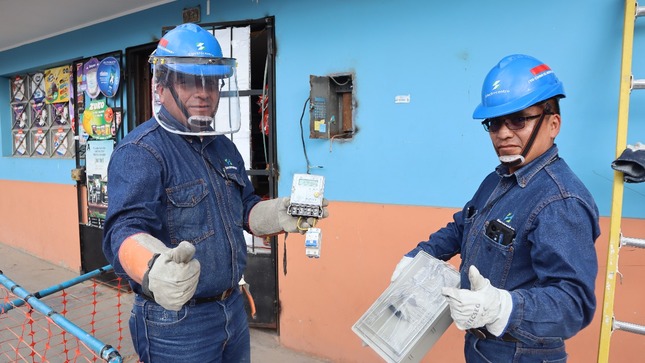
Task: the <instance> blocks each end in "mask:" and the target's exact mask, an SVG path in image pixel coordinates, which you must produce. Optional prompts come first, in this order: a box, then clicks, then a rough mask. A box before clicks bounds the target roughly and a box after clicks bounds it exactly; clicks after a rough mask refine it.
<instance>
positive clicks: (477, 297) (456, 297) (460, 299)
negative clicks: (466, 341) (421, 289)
mask: <svg viewBox="0 0 645 363" xmlns="http://www.w3.org/2000/svg"><path fill="white" fill-rule="evenodd" d="M468 279H469V280H470V290H466V289H458V288H454V287H444V288H442V289H441V294H442V295H443V296H445V297H446V299H447V300H448V304H449V305H450V316H452V320H454V322H455V325H456V326H457V328H459V329H461V330H468V329H470V328H480V327H482V326H486V329H488V331H489V332H491V333H492V334H494V335H495V336H500V335H502V333H503V332H504V329H505V328H506V325H507V324H508V319H509V317H510V316H511V312H512V311H513V299H512V298H511V293H510V292H508V291H506V290H502V289H498V288H496V287H493V285H491V284H490V281H489V280H488V279H487V278H484V277H483V276H482V275H481V274H480V273H479V270H477V267H475V266H474V265H473V266H470V269H469V270H468Z"/></svg>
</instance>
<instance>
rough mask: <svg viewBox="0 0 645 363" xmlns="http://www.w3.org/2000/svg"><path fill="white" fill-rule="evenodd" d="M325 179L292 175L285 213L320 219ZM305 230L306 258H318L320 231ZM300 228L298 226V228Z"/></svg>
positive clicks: (317, 176) (317, 229) (320, 240)
mask: <svg viewBox="0 0 645 363" xmlns="http://www.w3.org/2000/svg"><path fill="white" fill-rule="evenodd" d="M324 191H325V177H323V176H320V175H311V174H294V175H293V184H292V185H291V200H290V203H289V207H288V208H287V213H288V214H289V215H291V216H294V217H302V218H304V219H305V220H306V219H307V218H320V217H322V215H323V207H322V202H323V192H324ZM313 227H314V226H312V228H309V229H307V232H306V234H305V253H306V255H307V257H313V258H318V257H320V245H321V242H322V231H321V230H320V228H313ZM298 228H300V226H298Z"/></svg>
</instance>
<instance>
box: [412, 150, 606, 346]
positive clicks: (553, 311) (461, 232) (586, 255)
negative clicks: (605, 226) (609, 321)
mask: <svg viewBox="0 0 645 363" xmlns="http://www.w3.org/2000/svg"><path fill="white" fill-rule="evenodd" d="M453 219H454V220H453V222H450V223H449V224H448V225H447V226H446V227H444V228H442V229H440V230H439V231H437V232H436V233H433V234H431V235H430V239H429V241H425V242H421V243H419V245H418V246H417V248H415V249H414V250H412V251H410V253H408V256H410V257H412V256H414V255H416V254H417V252H418V251H419V250H424V251H426V252H428V253H429V254H431V255H433V256H435V257H437V258H439V259H441V260H448V259H450V258H451V257H453V256H455V255H456V254H458V253H459V254H461V259H462V261H461V265H460V267H459V270H460V273H461V288H462V289H469V288H470V281H469V279H468V269H469V267H470V266H471V265H475V266H476V267H477V268H478V269H479V271H480V272H481V274H482V275H483V276H484V277H486V278H488V279H489V280H490V282H491V284H492V285H493V286H495V287H497V288H500V289H504V290H508V291H509V292H510V293H511V296H512V299H513V310H512V313H511V315H510V318H509V322H508V324H507V326H506V329H505V332H507V333H510V334H511V335H513V336H514V337H515V338H517V339H519V340H520V341H522V342H524V343H525V344H526V345H528V346H531V345H544V344H546V345H558V344H560V343H562V341H563V340H564V339H567V338H570V337H572V336H573V335H575V334H576V333H577V332H578V331H580V330H581V329H582V328H584V327H585V326H587V325H588V324H589V323H590V322H591V320H592V318H593V314H594V311H595V308H596V298H595V295H594V287H595V280H596V275H597V273H598V261H597V257H596V250H595V247H594V243H595V240H596V238H597V237H598V235H599V234H600V227H599V225H598V208H597V207H596V204H595V202H594V200H593V198H592V196H591V194H590V193H589V191H588V190H587V189H586V187H585V186H584V185H583V184H582V182H581V181H580V180H579V179H578V177H577V176H576V175H575V174H574V173H573V172H572V171H571V169H570V168H569V166H568V165H567V164H566V163H565V161H564V160H563V159H561V158H560V157H559V156H558V149H557V146H555V145H553V146H552V147H551V148H550V149H549V150H547V151H546V152H545V153H544V154H542V155H541V156H540V157H538V158H536V159H535V160H533V161H531V162H530V163H529V164H527V165H525V166H524V167H522V168H520V169H519V170H517V171H516V172H515V173H514V174H510V175H509V174H508V168H507V167H505V166H503V165H500V166H498V167H497V168H496V171H495V172H493V173H491V174H489V175H488V176H487V177H486V179H484V181H483V182H482V184H481V185H480V186H479V189H478V190H477V192H476V193H475V195H474V197H473V198H472V199H471V200H470V201H469V202H468V203H467V204H466V205H465V206H464V208H463V209H462V210H461V211H459V212H457V213H455V214H454V216H453ZM497 219H499V220H501V221H503V222H504V223H506V224H507V225H509V226H511V227H512V228H514V229H515V232H516V236H515V239H514V240H513V242H512V243H510V244H508V245H502V244H501V243H497V242H495V241H494V240H493V239H491V238H489V237H488V236H486V233H485V229H486V225H487V223H488V222H489V221H491V220H497ZM509 344H512V343H509Z"/></svg>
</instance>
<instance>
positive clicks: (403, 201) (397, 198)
mask: <svg viewBox="0 0 645 363" xmlns="http://www.w3.org/2000/svg"><path fill="white" fill-rule="evenodd" d="M209 4H210V9H211V12H210V14H206V13H205V11H206V10H205V9H207V2H206V0H202V1H189V0H179V1H176V2H172V3H169V4H166V5H163V6H159V7H156V8H154V9H150V10H146V11H143V12H140V13H136V14H132V15H128V16H125V17H122V18H119V19H116V20H113V21H109V22H106V23H102V24H98V25H94V26H91V27H87V28H84V29H79V30H76V31H73V32H70V33H67V34H63V35H60V36H57V37H54V38H51V39H47V40H43V41H39V42H36V43H33V44H29V45H25V46H22V47H18V48H16V49H12V50H8V51H4V52H0V150H1V151H2V156H1V157H0V242H2V243H7V244H9V245H12V246H15V247H18V248H20V249H22V250H25V251H27V252H29V253H32V254H34V255H36V256H38V257H41V258H44V259H46V260H49V261H52V262H54V263H57V264H60V265H61V266H65V267H69V268H70V269H72V270H75V271H76V270H78V269H79V267H80V262H79V261H80V256H79V249H78V243H79V236H78V215H77V214H78V211H77V201H76V195H77V194H76V189H75V188H76V186H75V182H74V181H72V179H71V177H70V170H71V169H72V168H74V166H75V164H74V161H73V160H61V159H27V158H12V157H10V154H11V142H10V140H11V137H10V136H9V135H10V124H11V115H10V112H9V104H8V100H9V82H8V78H6V77H9V76H11V75H13V74H15V73H20V72H26V71H29V70H32V69H37V68H43V67H45V66H47V65H51V64H60V63H62V62H66V61H71V60H72V59H78V58H83V57H89V56H93V55H97V54H102V53H106V52H111V51H114V50H125V48H127V47H130V46H136V45H140V44H145V43H148V42H151V41H154V40H155V39H158V38H159V37H160V36H161V28H162V26H167V25H176V24H179V23H180V22H181V10H182V9H183V8H185V7H191V6H195V5H200V6H201V9H202V22H204V23H207V22H220V21H221V22H224V21H237V20H243V19H255V18H261V17H264V16H275V24H276V28H275V30H276V49H277V53H276V54H277V57H276V77H277V79H276V87H277V89H276V103H277V114H276V122H277V127H276V132H277V139H278V150H277V151H278V153H277V155H278V164H279V167H280V175H281V176H282V177H281V179H280V180H279V190H278V194H279V195H280V196H286V195H288V194H289V193H290V184H291V176H292V175H293V174H294V173H302V172H306V170H307V165H306V162H305V157H304V154H303V146H302V143H301V138H300V127H299V120H300V115H301V112H302V109H303V103H304V102H305V100H306V99H307V98H308V96H309V75H330V74H336V73H346V72H351V73H353V74H354V76H355V78H354V85H355V91H354V97H355V101H356V105H357V108H356V113H355V123H356V128H357V133H356V135H355V136H354V137H353V138H352V139H351V140H348V141H333V142H330V141H329V140H314V139H309V138H307V137H306V136H307V135H308V130H307V127H308V117H306V116H305V119H304V126H305V147H306V150H307V154H308V157H309V160H310V162H311V166H313V167H314V168H313V169H312V172H314V173H316V174H320V175H324V176H325V178H326V190H325V195H326V197H327V198H328V199H329V200H331V201H332V204H331V206H330V211H331V217H330V218H329V219H328V220H325V221H323V222H321V227H322V228H323V249H322V257H321V258H320V259H318V260H309V259H307V258H306V257H305V255H304V250H303V249H304V247H303V240H302V237H301V236H297V235H289V238H288V240H287V241H286V244H287V245H288V256H287V257H288V261H289V263H288V272H287V274H286V275H284V274H282V267H280V268H279V269H278V270H279V272H280V273H281V275H280V278H279V279H280V281H279V282H280V299H281V306H282V312H281V317H280V334H281V342H282V344H284V345H286V346H288V347H290V348H293V349H297V350H301V351H305V352H310V353H312V354H316V355H320V356H324V357H329V358H332V359H333V360H334V361H339V362H342V361H347V362H366V361H378V359H377V358H376V356H375V354H374V353H373V352H371V350H370V349H369V348H363V347H361V344H360V341H359V340H358V338H357V337H356V336H355V335H353V333H352V332H351V325H352V324H353V323H354V322H355V321H356V320H357V319H358V318H359V317H360V315H361V314H362V313H363V312H364V311H365V310H366V309H367V308H368V307H369V306H370V305H371V303H372V302H373V301H374V299H375V298H376V297H377V296H378V295H379V294H380V293H381V292H382V291H383V290H384V289H385V287H386V286H387V284H388V282H389V276H390V274H391V272H392V270H393V269H394V266H395V265H396V263H397V261H398V260H399V259H400V257H401V256H402V255H403V254H404V253H405V252H407V251H408V250H409V249H411V248H412V247H413V246H414V245H416V243H417V242H418V241H421V240H423V239H425V238H427V236H428V235H429V234H430V233H431V232H433V231H434V230H436V229H437V228H439V227H440V226H442V225H444V224H445V223H446V222H447V221H448V220H449V219H450V216H451V214H452V213H453V212H454V210H455V209H457V208H460V207H461V206H462V205H463V204H464V203H465V202H466V201H467V200H468V199H469V198H470V196H471V195H472V194H473V193H474V192H475V190H476V188H477V186H478V184H479V182H480V181H481V180H482V179H483V177H484V176H485V175H486V174H487V173H488V172H490V171H491V170H492V169H493V168H494V166H495V165H496V163H497V160H496V158H495V156H494V152H493V150H492V148H491V146H490V141H489V138H488V136H487V135H486V133H485V132H484V131H483V129H482V128H481V126H480V125H478V122H477V121H474V120H472V118H471V116H472V111H473V109H474V108H475V106H476V105H477V104H478V102H479V94H480V89H481V82H482V80H483V78H484V77H485V75H486V73H487V72H488V70H489V69H490V68H491V67H492V66H493V65H494V64H495V63H496V62H497V61H498V60H499V59H500V58H501V57H503V56H504V55H507V54H511V53H528V54H531V55H534V56H536V57H538V58H540V59H541V60H543V61H545V62H546V63H547V64H549V65H550V66H551V67H552V68H553V69H554V70H555V72H556V74H557V75H558V77H559V78H560V79H561V80H562V81H563V82H564V85H565V90H566V92H567V98H566V99H564V100H563V101H562V112H563V113H562V114H563V126H562V132H561V134H560V136H559V137H558V140H557V143H558V146H559V147H560V151H561V156H562V157H563V158H564V159H565V160H567V162H568V163H569V164H570V165H571V167H572V168H573V170H574V171H575V172H576V173H577V174H578V175H579V176H580V178H581V179H582V180H583V182H584V183H585V184H586V185H587V186H588V187H589V189H590V190H591V192H592V194H593V195H594V198H595V199H596V201H597V202H598V205H599V208H600V212H601V215H602V216H603V220H602V227H603V235H602V236H601V238H600V239H599V241H598V242H597V249H598V252H599V261H600V264H601V265H603V266H604V260H605V259H606V257H604V256H605V255H606V253H605V251H606V247H607V232H608V222H607V217H608V216H609V214H610V207H611V185H612V177H613V171H612V170H611V168H610V163H611V161H612V160H613V159H614V158H615V157H616V151H615V146H614V145H615V135H616V115H617V109H618V108H617V105H618V84H619V74H620V70H619V65H620V52H621V48H620V44H621V37H622V21H623V19H622V18H623V12H624V9H623V4H622V3H621V2H613V1H605V0H590V1H584V2H583V1H568V2H564V1H558V0H546V1H542V2H540V3H539V4H535V3H529V2H526V3H524V2H517V1H513V0H499V1H496V2H495V4H490V3H489V2H482V1H478V0H464V1H444V2H433V1H415V0H400V1H379V2H377V1H367V0H357V1H351V2H350V1H344V0H329V1H325V2H318V1H313V0H280V1H278V0H260V1H210V2H209ZM0 28H1V25H0ZM639 28H640V27H637V34H636V37H635V44H636V45H637V46H636V47H635V49H634V59H639V57H640V59H644V58H645V49H641V48H642V46H641V47H639V45H642V44H643V41H644V39H645V33H644V32H642V31H640V30H642V29H639ZM34 54H38V56H37V57H36V56H34ZM126 67H127V64H126ZM634 74H635V76H636V77H638V75H639V74H641V78H642V77H645V63H643V62H634ZM3 77H5V78H3ZM398 95H410V100H411V101H410V103H408V104H395V103H394V99H395V97H396V96H398ZM643 97H645V95H643V94H638V93H636V92H635V94H633V95H632V99H631V100H632V105H633V106H632V107H631V110H630V119H631V120H634V121H632V122H630V126H629V135H632V136H631V137H630V139H629V140H628V142H629V143H635V142H637V141H644V140H642V139H640V140H639V139H634V135H645V123H643V122H641V120H643V119H645V108H644V107H642V105H643V104H645V102H643V101H645V100H643ZM624 200H625V203H624V212H625V213H624V215H625V217H630V218H631V219H629V220H627V221H626V222H625V223H626V225H625V226H624V228H625V230H627V229H629V230H630V233H631V235H632V236H634V237H645V209H644V208H643V207H642V206H643V205H645V185H643V184H631V185H627V187H626V188H625V196H624ZM40 217H42V218H40ZM39 218H40V220H39ZM626 235H627V233H626ZM284 244H285V242H284V239H283V237H281V238H280V251H281V253H282V251H283V250H284ZM638 253H639V252H638V251H631V250H625V251H623V252H621V261H620V263H621V272H623V274H624V279H623V285H621V286H619V288H618V289H619V290H620V292H624V293H625V294H626V298H621V299H620V301H621V302H617V312H619V313H621V314H624V316H625V320H628V321H631V320H638V319H639V318H640V319H641V321H642V314H643V312H642V309H640V308H639V307H638V305H637V302H638V301H642V298H643V296H642V292H639V289H638V288H636V287H635V285H633V283H634V279H635V277H634V276H639V274H642V273H643V272H645V271H643V263H642V262H641V261H643V259H642V257H640V258H639V257H638V256H642V255H638ZM625 256H626V257H625ZM278 260H279V261H282V258H279V259H278ZM598 279H599V280H598V286H601V285H602V284H603V282H604V274H603V270H602V269H601V272H600V274H599V277H598ZM640 291H642V289H640ZM639 294H641V295H639ZM597 296H598V299H599V306H600V302H601V296H602V290H601V289H600V288H599V289H598V291H597ZM620 304H624V305H620ZM599 311H600V307H599ZM617 314H618V313H617ZM630 318H634V319H630ZM598 330H599V320H598V317H597V316H596V319H595V320H594V322H593V323H592V326H590V327H589V328H587V329H586V330H584V331H583V332H582V333H581V334H579V335H578V336H576V337H575V338H573V339H572V340H571V342H570V351H571V354H572V361H574V362H578V361H579V362H587V361H593V360H594V359H593V356H594V355H595V347H596V346H597V340H598ZM460 335H461V334H460V333H459V332H458V331H456V329H455V328H454V327H453V328H450V330H449V331H448V333H447V334H446V336H445V337H444V338H442V339H441V341H440V342H439V344H438V346H437V347H435V348H434V349H433V350H432V352H431V354H430V356H429V357H431V358H433V359H434V360H439V361H459V359H462V358H460V357H461V346H462V342H461V336H460ZM614 338H616V339H615V341H616V342H615V345H614V342H612V354H624V357H634V356H640V355H642V353H643V352H642V349H643V348H642V347H643V346H644V345H643V344H637V343H636V342H634V341H632V339H633V338H632V337H631V336H628V335H627V334H623V333H621V332H618V333H616V334H614ZM638 354H640V355H638ZM621 360H622V359H619V360H618V361H621Z"/></svg>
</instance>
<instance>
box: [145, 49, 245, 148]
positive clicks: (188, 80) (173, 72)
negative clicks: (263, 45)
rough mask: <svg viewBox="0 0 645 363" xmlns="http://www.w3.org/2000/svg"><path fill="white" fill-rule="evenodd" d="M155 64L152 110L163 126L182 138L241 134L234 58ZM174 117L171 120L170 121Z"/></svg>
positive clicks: (165, 59) (155, 60) (153, 59)
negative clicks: (238, 132)
mask: <svg viewBox="0 0 645 363" xmlns="http://www.w3.org/2000/svg"><path fill="white" fill-rule="evenodd" d="M149 62H150V63H151V64H152V77H153V78H152V110H153V113H154V116H155V118H156V119H157V122H158V123H159V125H161V126H162V127H163V128H164V129H166V130H168V131H170V132H172V133H175V134H181V135H193V136H207V135H222V134H232V133H235V132H237V131H239V130H240V100H239V94H238V89H237V77H236V72H235V59H234V58H197V57H157V56H155V55H154V54H153V55H151V56H150V60H149ZM169 116H171V117H169Z"/></svg>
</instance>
